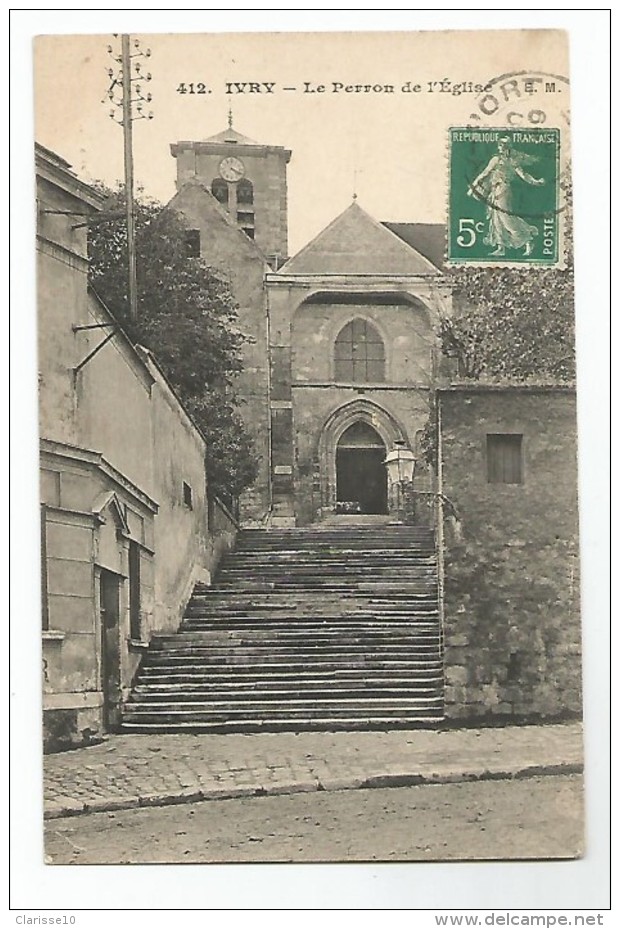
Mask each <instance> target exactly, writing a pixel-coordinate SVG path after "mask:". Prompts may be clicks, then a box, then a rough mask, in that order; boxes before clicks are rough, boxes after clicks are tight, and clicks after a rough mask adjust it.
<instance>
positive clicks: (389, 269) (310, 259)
mask: <svg viewBox="0 0 620 929" xmlns="http://www.w3.org/2000/svg"><path fill="white" fill-rule="evenodd" d="M280 272H281V273H282V274H396V275H419V274H438V273H439V270H438V268H437V267H436V266H435V265H434V264H433V263H432V262H431V261H430V259H429V258H428V257H427V256H426V255H425V254H424V253H423V252H422V250H420V249H417V248H416V247H415V246H413V245H411V244H410V243H409V242H407V241H406V240H405V239H404V238H403V237H402V236H399V235H398V234H397V233H395V232H394V231H393V230H391V229H390V228H389V227H388V226H387V225H385V224H382V223H379V222H377V220H376V219H374V218H373V217H372V216H371V215H370V214H369V213H367V212H366V211H365V210H363V209H362V207H361V206H360V205H359V204H358V202H357V201H356V200H354V201H353V203H352V204H351V205H350V206H349V207H348V208H347V209H346V210H345V211H344V213H341V214H340V216H337V217H336V219H334V220H333V221H332V222H331V223H330V224H329V226H327V227H326V228H325V229H324V230H323V231H322V232H320V233H319V234H318V235H317V236H316V238H314V239H313V240H312V241H311V242H309V243H308V244H307V245H306V246H305V247H304V248H302V249H301V251H300V252H298V253H297V254H296V255H294V256H293V257H292V258H290V259H289V260H288V261H287V262H286V264H284V265H283V267H282V268H281V269H280Z"/></svg>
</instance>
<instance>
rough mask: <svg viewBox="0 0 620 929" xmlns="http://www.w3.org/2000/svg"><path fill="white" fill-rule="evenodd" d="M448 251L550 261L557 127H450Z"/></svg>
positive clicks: (497, 259)
mask: <svg viewBox="0 0 620 929" xmlns="http://www.w3.org/2000/svg"><path fill="white" fill-rule="evenodd" d="M449 158H450V165H449V171H450V180H449V216H448V259H449V261H453V262H458V263H462V262H467V263H474V262H475V263H489V262H490V263H501V264H508V263H510V264H512V263H518V264H525V265H545V266H547V265H549V266H553V265H556V264H557V263H558V261H559V257H560V242H559V239H560V223H559V218H560V209H559V178H560V171H559V163H560V131H559V129H542V128H532V127H531V128H527V129H514V128H513V129H510V128H508V129H506V128H501V127H498V128H492V129H482V128H480V129H478V128H451V129H450V140H449Z"/></svg>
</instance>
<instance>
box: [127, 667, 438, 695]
mask: <svg viewBox="0 0 620 929" xmlns="http://www.w3.org/2000/svg"><path fill="white" fill-rule="evenodd" d="M441 677H442V669H441V668H437V669H435V670H434V671H432V670H428V669H420V670H419V671H417V672H415V673H414V672H411V671H410V672H409V673H408V674H407V675H406V676H403V675H401V676H399V677H394V676H393V675H391V676H383V677H382V676H378V675H361V674H359V673H356V674H353V673H349V674H348V675H342V674H334V673H332V674H323V675H319V674H312V673H309V674H306V675H305V676H303V677H302V676H301V675H299V674H297V675H288V676H286V675H282V674H281V675H276V674H270V675H264V676H261V677H258V676H256V675H252V676H244V675H241V674H240V675H236V674H235V675H234V676H231V675H230V672H228V674H227V675H221V676H213V677H212V676H210V675H196V676H192V675H189V674H183V675H179V676H178V678H176V679H175V678H174V677H172V676H170V677H168V676H167V675H163V674H159V675H151V676H148V677H145V678H143V679H142V680H141V681H140V682H139V683H138V685H137V686H136V688H135V690H134V693H135V694H141V693H146V692H147V690H148V691H149V692H150V691H157V692H161V693H167V692H168V691H170V692H173V691H174V692H175V693H177V692H179V691H180V690H182V691H185V692H188V693H190V692H196V693H202V692H203V691H205V692H211V691H218V692H220V691H221V692H225V691H230V692H237V691H239V693H241V692H243V691H245V690H255V689H259V688H260V689H261V691H262V692H263V693H272V692H273V693H276V692H277V693H290V692H291V690H299V691H300V692H302V691H303V692H305V691H312V692H313V693H314V692H315V691H316V690H319V691H322V690H323V689H325V688H328V689H327V690H326V693H329V692H331V691H332V690H333V691H338V692H340V691H342V692H345V691H346V692H354V691H372V692H375V691H376V692H382V691H389V692H390V693H392V692H394V693H397V692H398V693H404V692H405V691H408V690H410V689H411V687H412V686H416V687H417V686H418V684H419V685H420V686H421V687H424V686H431V685H432V686H435V685H436V684H437V682H438V681H440V680H441Z"/></svg>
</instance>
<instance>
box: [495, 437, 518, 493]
mask: <svg viewBox="0 0 620 929" xmlns="http://www.w3.org/2000/svg"><path fill="white" fill-rule="evenodd" d="M522 447H523V436H522V435H519V434H516V433H511V434H504V435H501V434H496V435H487V481H488V483H489V484H522V483H523V455H522Z"/></svg>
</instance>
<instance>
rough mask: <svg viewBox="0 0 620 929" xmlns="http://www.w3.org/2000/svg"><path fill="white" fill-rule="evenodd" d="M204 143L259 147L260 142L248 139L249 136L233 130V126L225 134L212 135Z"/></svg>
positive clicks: (225, 130) (224, 131)
mask: <svg viewBox="0 0 620 929" xmlns="http://www.w3.org/2000/svg"><path fill="white" fill-rule="evenodd" d="M203 141H204V142H236V143H237V144H238V145H259V144H260V143H259V142H255V141H254V139H250V138H248V136H247V135H242V134H241V133H240V132H237V130H236V129H233V128H232V126H229V127H228V128H227V129H224V130H223V132H218V133H217V134H216V135H210V136H209V138H208V139H203Z"/></svg>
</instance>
